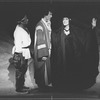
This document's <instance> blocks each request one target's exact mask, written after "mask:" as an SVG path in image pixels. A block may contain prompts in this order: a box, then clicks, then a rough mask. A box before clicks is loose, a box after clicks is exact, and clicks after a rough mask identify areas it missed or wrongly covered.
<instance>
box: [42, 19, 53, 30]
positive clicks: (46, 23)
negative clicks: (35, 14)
mask: <svg viewBox="0 0 100 100" xmlns="http://www.w3.org/2000/svg"><path fill="white" fill-rule="evenodd" d="M41 20H42V21H43V23H44V24H45V25H46V27H47V29H48V30H49V31H51V22H50V21H48V22H46V21H45V20H44V19H43V18H42V19H41Z"/></svg>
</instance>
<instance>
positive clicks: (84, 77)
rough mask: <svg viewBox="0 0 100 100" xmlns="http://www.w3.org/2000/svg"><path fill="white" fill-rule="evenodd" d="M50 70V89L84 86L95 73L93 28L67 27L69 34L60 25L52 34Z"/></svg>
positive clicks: (92, 81) (97, 56) (96, 66)
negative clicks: (51, 87) (65, 33)
mask: <svg viewBox="0 0 100 100" xmlns="http://www.w3.org/2000/svg"><path fill="white" fill-rule="evenodd" d="M51 41H52V50H51V72H52V85H53V87H54V88H56V89H57V88H60V89H61V88H63V89H65V90H69V89H71V90H73V89H75V90H76V89H78V90H79V89H87V88H89V87H91V86H92V85H93V84H94V83H95V80H96V76H97V75H98V64H99V52H98V44H97V38H96V34H95V29H92V28H88V29H85V30H83V29H81V28H79V27H76V26H74V25H71V26H70V34H69V35H67V36H65V35H64V34H63V27H62V28H60V29H59V30H58V31H56V32H53V33H52V37H51Z"/></svg>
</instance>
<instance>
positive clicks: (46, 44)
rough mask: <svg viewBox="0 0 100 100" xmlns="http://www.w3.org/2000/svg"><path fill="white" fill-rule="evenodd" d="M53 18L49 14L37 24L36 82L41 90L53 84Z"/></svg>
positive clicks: (35, 48)
mask: <svg viewBox="0 0 100 100" xmlns="http://www.w3.org/2000/svg"><path fill="white" fill-rule="evenodd" d="M51 18H52V13H51V12H49V13H48V14H47V15H45V16H44V17H43V18H42V19H41V20H40V21H39V22H38V24H37V26H36V29H35V36H34V63H35V75H34V76H35V81H36V84H37V85H38V87H39V88H44V87H46V86H48V85H49V84H50V83H51V75H50V73H51V72H50V54H51V21H50V20H51Z"/></svg>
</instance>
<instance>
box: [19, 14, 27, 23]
mask: <svg viewBox="0 0 100 100" xmlns="http://www.w3.org/2000/svg"><path fill="white" fill-rule="evenodd" d="M26 21H28V18H27V16H26V15H25V16H24V17H23V18H22V19H21V20H20V21H18V23H25V22H26Z"/></svg>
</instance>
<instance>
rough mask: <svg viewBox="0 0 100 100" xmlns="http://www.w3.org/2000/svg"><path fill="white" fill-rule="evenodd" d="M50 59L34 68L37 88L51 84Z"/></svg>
mask: <svg viewBox="0 0 100 100" xmlns="http://www.w3.org/2000/svg"><path fill="white" fill-rule="evenodd" d="M49 60H50V59H47V60H46V61H45V62H44V63H42V64H40V65H39V66H35V67H37V68H35V75H34V76H35V81H36V84H37V85H38V87H41V88H42V87H44V86H47V85H49V84H50V83H51V74H50V73H51V72H50V61H49Z"/></svg>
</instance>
